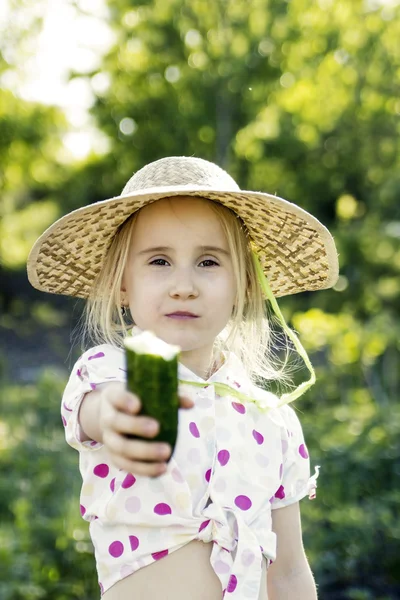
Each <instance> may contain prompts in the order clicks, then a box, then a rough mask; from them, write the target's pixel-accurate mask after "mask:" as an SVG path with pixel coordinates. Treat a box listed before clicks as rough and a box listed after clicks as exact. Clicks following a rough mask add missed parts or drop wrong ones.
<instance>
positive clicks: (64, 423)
mask: <svg viewBox="0 0 400 600" xmlns="http://www.w3.org/2000/svg"><path fill="white" fill-rule="evenodd" d="M61 419H62V422H63V425H64V427H66V426H67V420H66V418H65V417H64V415H62V417H61Z"/></svg>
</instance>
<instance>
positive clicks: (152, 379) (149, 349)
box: [124, 331, 180, 456]
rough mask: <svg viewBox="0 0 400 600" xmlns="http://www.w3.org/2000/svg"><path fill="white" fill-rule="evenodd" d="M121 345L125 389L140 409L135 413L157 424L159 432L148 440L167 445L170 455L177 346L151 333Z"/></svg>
mask: <svg viewBox="0 0 400 600" xmlns="http://www.w3.org/2000/svg"><path fill="white" fill-rule="evenodd" d="M124 345H125V357H126V367H127V388H128V390H129V391H130V392H133V393H134V394H136V395H137V396H138V397H139V399H140V402H141V405H142V408H141V410H140V412H139V414H140V415H146V416H149V417H152V418H154V419H156V420H157V421H158V422H159V424H160V430H159V433H158V434H157V435H156V436H155V437H154V438H152V440H153V441H162V442H167V443H168V444H170V445H171V448H172V452H171V456H172V454H173V452H174V448H175V444H176V439H177V436H178V408H179V399H178V357H179V352H180V347H179V346H173V345H171V344H167V343H166V342H164V341H163V340H161V339H160V338H158V337H157V336H156V335H154V333H152V332H151V331H143V332H141V333H139V334H137V335H135V336H134V337H126V338H125V339H124ZM129 437H132V438H138V437H139V436H136V435H129ZM146 439H148V438H146Z"/></svg>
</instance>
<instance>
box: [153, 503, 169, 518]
mask: <svg viewBox="0 0 400 600" xmlns="http://www.w3.org/2000/svg"><path fill="white" fill-rule="evenodd" d="M154 512H155V513H156V515H170V514H171V513H172V510H171V507H170V505H169V504H166V503H165V502H160V503H159V504H156V505H155V507H154Z"/></svg>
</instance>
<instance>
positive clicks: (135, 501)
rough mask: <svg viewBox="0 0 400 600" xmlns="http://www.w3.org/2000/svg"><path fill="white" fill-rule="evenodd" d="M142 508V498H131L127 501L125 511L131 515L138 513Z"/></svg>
mask: <svg viewBox="0 0 400 600" xmlns="http://www.w3.org/2000/svg"><path fill="white" fill-rule="evenodd" d="M141 507H142V503H141V501H140V498H138V497H137V496H131V497H130V498H127V499H126V501H125V510H126V511H128V512H129V513H138V512H139V511H140V509H141Z"/></svg>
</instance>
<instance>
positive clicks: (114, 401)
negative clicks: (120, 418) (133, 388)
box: [103, 382, 141, 414]
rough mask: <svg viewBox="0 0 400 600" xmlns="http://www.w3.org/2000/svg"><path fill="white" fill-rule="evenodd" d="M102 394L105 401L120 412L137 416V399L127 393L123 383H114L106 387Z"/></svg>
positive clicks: (138, 403) (139, 406)
mask: <svg viewBox="0 0 400 600" xmlns="http://www.w3.org/2000/svg"><path fill="white" fill-rule="evenodd" d="M103 394H104V397H105V399H106V401H108V402H109V404H111V405H112V406H113V407H114V408H115V409H116V410H118V411H120V412H125V413H130V414H137V413H138V412H139V411H140V408H141V403H140V400H139V398H138V397H137V396H136V395H135V394H132V393H131V392H129V391H128V390H127V389H126V388H125V386H124V384H123V383H119V382H115V383H114V384H113V385H107V387H105V388H104V391H103Z"/></svg>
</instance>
